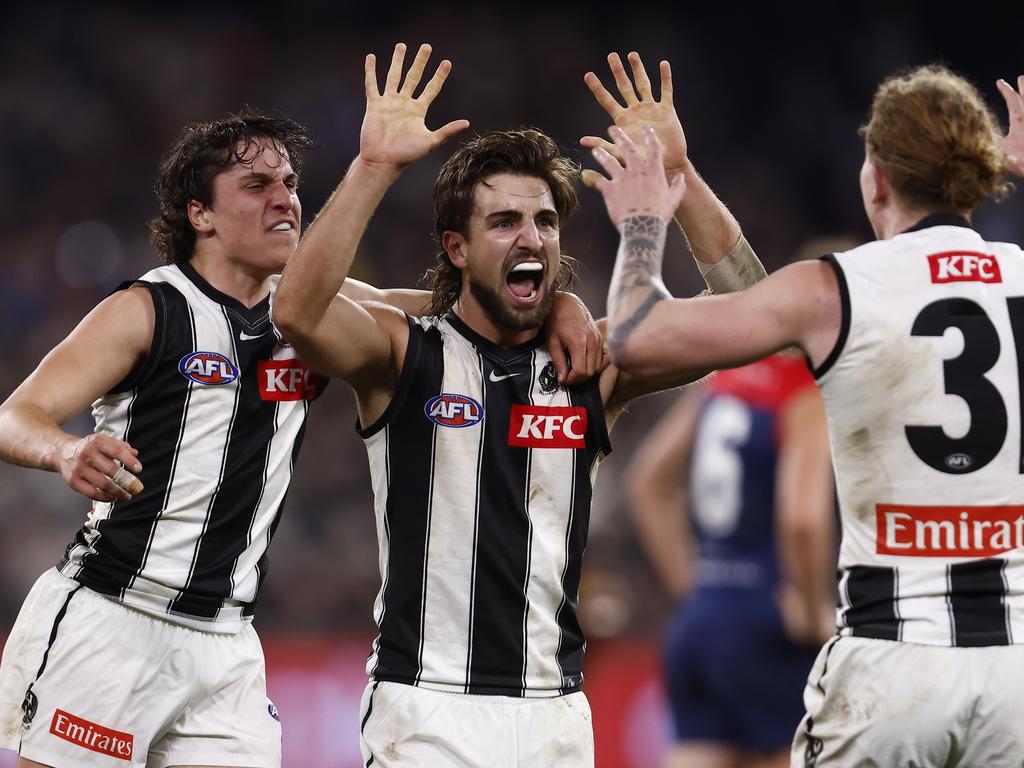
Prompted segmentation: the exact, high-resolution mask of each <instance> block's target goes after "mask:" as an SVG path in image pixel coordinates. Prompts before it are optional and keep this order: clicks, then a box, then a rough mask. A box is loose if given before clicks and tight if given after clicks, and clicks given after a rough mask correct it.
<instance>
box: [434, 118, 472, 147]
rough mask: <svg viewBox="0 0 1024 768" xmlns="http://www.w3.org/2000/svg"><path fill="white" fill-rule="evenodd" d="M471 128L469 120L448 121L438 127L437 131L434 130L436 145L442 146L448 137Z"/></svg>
mask: <svg viewBox="0 0 1024 768" xmlns="http://www.w3.org/2000/svg"><path fill="white" fill-rule="evenodd" d="M467 128H469V120H465V119H463V120H452V121H451V122H450V123H446V124H445V125H442V126H441V127H440V128H438V129H437V130H436V131H432V132H431V133H432V135H433V137H434V140H435V142H436V143H435V144H434V146H435V147H436V146H440V145H441V144H444V143H445V142H446V141H448V139H450V138H451V137H452V136H454V135H455V134H457V133H460V132H461V131H464V130H466V129H467Z"/></svg>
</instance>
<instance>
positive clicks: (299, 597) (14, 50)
mask: <svg viewBox="0 0 1024 768" xmlns="http://www.w3.org/2000/svg"><path fill="white" fill-rule="evenodd" d="M827 5H828V4H817V5H814V6H810V5H806V6H804V5H790V4H785V3H770V4H768V3H765V4H759V5H758V6H756V7H751V8H745V7H743V4H739V5H737V4H714V3H700V4H697V3H677V4H674V5H673V6H671V7H669V6H667V5H660V6H658V7H657V8H656V7H655V6H653V5H652V6H650V7H645V6H644V5H643V4H640V3H630V4H618V5H616V6H615V10H614V15H613V12H612V11H610V10H601V9H599V7H598V6H597V5H591V6H576V7H573V6H563V5H561V4H555V3H545V4H537V3H517V4H504V5H494V6H492V5H488V4H482V3H481V4H478V5H468V4H467V5H451V4H445V3H440V2H434V3H430V4H422V5H418V6H403V5H402V4H401V3H365V2H360V3H353V2H344V1H341V2H338V1H335V2H328V1H327V0H324V1H323V2H297V3H291V4H287V5H286V4H269V3H258V2H257V3H247V4H220V3H214V2H207V3H194V2H187V1H186V2H178V3H174V4H170V3H161V4H147V3H123V4H119V3H113V2H102V3H90V2H79V3H70V2H69V3H48V2H36V3H21V4H18V5H17V6H11V7H8V8H7V9H6V10H5V12H4V24H3V27H4V33H3V45H2V46H0V136H2V141H0V221H2V226H0V267H2V273H0V335H2V339H3V344H2V346H0V355H2V365H0V392H2V393H3V396H6V395H7V394H9V393H10V392H11V391H12V390H13V389H14V388H15V387H16V386H17V384H18V383H19V382H20V381H21V380H22V379H23V378H24V377H25V376H26V375H28V373H29V372H30V371H31V370H32V369H33V368H34V366H35V365H36V364H37V363H38V361H39V360H40V358H41V357H42V356H43V355H44V354H45V353H46V352H47V351H48V350H49V349H50V348H51V347H52V346H53V345H55V344H56V343H57V342H58V341H60V339H62V338H63V337H64V336H65V335H66V334H67V333H68V332H69V331H70V330H71V329H72V328H73V327H74V325H75V323H76V322H77V321H78V320H79V319H80V318H81V317H82V316H83V315H84V314H85V313H86V312H88V310H89V309H90V308H91V307H92V306H94V305H95V304H96V302H98V301H99V300H100V299H102V298H103V297H104V296H105V295H106V294H107V293H108V292H109V291H110V290H111V289H112V288H113V287H114V286H115V285H116V284H118V283H119V282H120V281H122V280H125V279H129V278H132V277H135V276H138V275H140V274H141V273H143V272H145V271H147V270H148V269H150V268H152V267H154V266H157V264H158V262H157V259H156V257H155V255H154V253H153V250H152V249H151V247H150V245H149V243H148V241H147V229H146V221H147V220H148V219H149V218H150V217H152V216H153V215H154V214H155V213H156V198H155V195H154V193H153V180H154V176H155V172H156V167H157V164H158V162H159V160H160V157H161V154H162V152H163V150H164V149H165V147H166V146H167V144H168V143H169V142H170V141H171V140H172V138H173V137H174V135H175V134H176V132H177V130H178V129H179V128H180V127H181V126H182V125H183V124H185V123H186V122H189V121H195V120H205V119H211V118H215V117H219V116H222V115H224V114H226V113H228V112H231V111H235V110H237V109H239V108H240V107H242V106H243V105H251V106H253V107H256V108H260V109H265V110H279V111H281V112H283V113H285V114H287V115H288V116H290V117H292V118H294V119H296V120H298V121H300V122H302V123H304V124H306V125H307V126H308V127H309V128H310V129H311V130H312V132H313V133H314V135H315V137H316V139H317V142H318V147H317V148H316V149H314V150H313V151H311V152H310V153H309V154H308V156H307V158H306V170H305V173H304V176H303V179H302V184H301V189H300V194H301V196H302V200H303V203H304V216H305V221H306V222H308V221H310V220H311V219H312V218H313V216H314V215H315V214H316V212H317V210H318V209H319V208H320V206H321V205H322V203H323V201H324V200H325V198H326V196H327V195H328V194H329V193H330V191H331V190H332V188H333V187H334V185H335V184H336V183H337V181H338V180H339V179H340V177H341V175H342V174H343V172H344V170H345V168H346V166H347V164H348V163H349V162H350V161H351V159H352V157H353V156H354V155H355V153H356V152H357V147H358V135H359V126H360V121H361V118H362V112H363V104H364V99H363V74H362V72H363V63H362V62H363V57H364V55H365V54H366V53H367V52H370V51H373V52H376V53H377V54H378V57H379V58H380V59H382V60H383V61H385V62H386V61H387V60H388V58H389V54H390V51H391V47H392V45H393V43H394V42H396V41H404V42H406V43H408V44H409V46H410V47H411V48H414V47H415V46H416V45H418V44H419V43H420V42H423V41H428V42H430V43H432V44H433V46H434V50H435V56H434V59H433V61H434V62H435V63H436V62H437V61H439V60H440V58H441V57H449V58H451V60H452V61H453V63H454V70H453V73H452V75H451V77H450V79H449V81H448V84H447V86H446V87H445V89H444V93H443V94H442V96H441V97H440V98H439V99H438V101H437V102H436V103H435V105H434V107H433V109H432V111H431V114H430V120H429V122H430V123H431V124H432V125H433V126H435V127H436V126H439V125H441V124H442V123H444V122H447V121H448V120H451V119H455V118H460V117H466V118H469V120H470V121H471V122H472V125H473V128H472V130H473V131H486V130H489V129H493V128H507V127H514V126H520V125H534V126H538V127H540V128H542V129H543V130H545V131H547V132H548V133H550V134H551V135H552V136H554V138H555V139H556V140H557V141H558V142H559V144H560V145H561V146H562V147H563V148H564V150H565V151H566V152H567V153H569V154H570V155H571V156H573V157H575V158H577V159H578V160H579V161H580V162H581V163H582V164H583V165H585V166H586V165H590V166H591V167H593V163H592V162H591V161H590V158H589V157H588V156H586V155H585V154H584V153H583V152H581V151H580V148H579V144H578V140H579V138H580V137H581V136H583V135H585V134H594V133H603V131H604V130H605V128H606V127H607V125H608V124H609V120H608V118H607V117H606V116H605V114H604V112H603V111H602V110H601V109H600V108H599V107H598V106H597V104H596V103H595V102H594V100H593V98H592V96H591V95H590V93H589V91H588V90H587V88H586V87H585V85H584V83H583V75H584V73H585V72H586V71H587V70H594V71H595V72H597V73H598V74H599V75H600V76H601V77H602V78H603V79H604V81H605V83H606V84H610V82H611V81H610V78H609V77H608V68H607V63H606V60H605V57H606V55H607V54H608V52H609V51H613V50H614V51H619V52H620V53H622V54H625V53H626V52H627V51H629V50H637V51H639V52H640V54H641V55H642V56H643V58H644V61H645V62H646V64H647V65H648V69H649V71H651V72H655V71H656V67H657V62H658V60H659V59H661V58H667V59H669V60H670V61H671V63H672V66H673V72H674V75H675V92H676V103H677V107H678V109H679V111H680V114H681V116H682V120H683V125H684V127H685V129H686V132H687V136H688V139H689V143H690V155H691V157H692V158H693V160H694V162H695V164H696V166H697V167H698V169H699V170H700V171H701V172H702V173H703V174H704V175H705V177H706V178H707V179H708V180H709V181H710V183H711V185H712V187H713V188H714V189H715V190H716V191H717V192H718V193H719V195H720V196H721V197H722V198H723V199H724V200H725V202H726V203H727V204H728V205H729V206H730V207H731V209H732V210H733V211H734V212H735V213H736V215H737V217H738V219H739V220H740V222H741V223H742V224H743V227H744V230H745V232H746V235H747V237H748V239H749V240H750V242H751V243H752V244H753V245H754V247H755V249H756V250H757V252H758V254H759V255H760V257H761V259H762V260H763V261H764V263H765V264H766V266H767V267H768V269H769V271H772V270H774V269H777V268H779V267H780V266H782V265H783V264H785V263H786V262H788V261H790V260H792V259H794V258H797V257H810V256H817V255H820V253H822V252H824V251H826V250H829V249H830V248H831V247H834V246H831V245H830V243H833V242H836V238H845V239H846V240H847V241H854V242H859V241H863V240H865V239H868V238H870V236H871V233H870V231H869V229H868V227H867V223H866V220H865V219H864V216H863V213H862V210H861V204H860V196H859V192H858V187H857V173H858V169H859V166H860V163H861V160H862V157H863V147H862V143H861V139H860V138H859V137H858V135H857V128H858V126H859V125H861V124H862V122H863V121H864V119H865V116H866V114H867V109H868V107H869V103H870V98H871V95H872V93H873V90H874V88H875V86H876V85H877V83H878V82H879V81H880V80H881V79H882V78H883V77H885V76H886V75H888V74H891V73H893V72H895V71H897V70H899V69H901V68H903V67H906V66H909V65H916V64H923V63H928V62H933V61H943V62H945V63H947V64H948V65H950V66H951V67H953V68H954V69H956V70H957V71H959V72H961V73H963V74H966V75H967V76H968V77H969V78H970V79H972V80H973V81H974V82H975V83H976V84H977V85H978V86H979V87H980V88H981V90H982V92H983V93H984V94H985V96H986V97H987V98H988V99H989V101H990V103H991V104H992V105H993V107H994V109H995V110H996V113H997V115H998V116H999V118H1000V121H1001V122H1004V123H1005V115H1004V114H1003V109H1002V104H1001V100H999V98H998V94H997V92H996V90H995V87H994V82H995V80H996V78H997V77H1004V78H1006V79H1008V80H1011V79H1013V78H1015V77H1016V75H1017V74H1019V73H1021V72H1024V10H1022V9H1021V7H1018V6H1015V5H1013V4H1009V5H1004V6H1003V9H1002V10H1000V11H998V12H997V11H995V10H994V6H993V10H991V11H989V10H986V9H985V7H984V5H985V4H983V3H975V4H972V5H971V6H970V7H967V6H962V7H961V8H960V11H959V12H958V14H957V15H955V16H954V15H950V14H949V13H948V12H944V11H942V10H940V9H939V7H938V6H935V5H934V4H926V3H924V2H917V3H906V4H887V5H883V4H879V3H863V4H861V3H845V4H842V5H835V6H834V7H832V8H829V7H827ZM381 76H383V72H381ZM450 149H451V148H450V147H446V148H442V149H441V150H439V151H437V152H435V153H434V154H433V155H432V156H430V157H429V158H427V159H426V160H424V161H422V162H420V163H419V164H417V165H415V166H414V167H411V168H409V169H407V170H406V171H405V173H404V174H403V176H402V177H401V179H400V180H399V182H398V183H397V184H396V185H395V187H394V188H393V189H392V191H391V192H390V193H389V194H388V196H387V198H386V199H385V201H384V203H383V204H382V206H381V208H380V210H379V211H378V213H377V215H376V218H375V220H374V222H373V223H372V225H371V227H370V230H369V232H368V234H367V236H366V238H365V240H364V243H363V247H362V249H361V252H360V255H359V258H358V260H357V268H356V276H357V277H361V278H363V279H365V280H368V281H370V282H372V283H374V284H376V285H379V286H412V285H414V284H416V283H417V281H418V279H419V276H420V275H421V274H422V272H423V270H424V269H425V268H426V267H427V266H428V264H429V263H430V261H431V260H432V258H433V254H434V252H435V247H434V243H433V242H432V240H431V232H432V212H431V191H432V186H433V179H434V176H435V174H436V171H437V167H438V165H439V164H440V162H441V161H442V160H443V158H444V157H446V156H447V153H448V152H450ZM1022 213H1024V205H1022V199H1021V195H1020V193H1018V194H1017V195H1015V196H1014V197H1013V198H1011V199H1010V200H1009V201H1008V202H1006V203H1004V204H1002V205H1000V206H994V205H989V206H987V207H986V208H985V209H984V210H983V211H982V212H981V213H980V214H979V216H978V219H977V223H978V225H979V228H980V229H981V230H982V231H983V233H985V234H986V235H987V236H988V237H990V238H992V239H1004V240H1015V241H1017V242H1020V241H1021V240H1024V215H1022ZM563 243H564V247H565V249H566V251H567V252H568V253H570V254H572V255H574V256H576V257H577V258H579V259H580V260H581V262H582V265H583V266H582V281H581V282H580V283H579V284H578V286H577V291H578V292H579V293H580V295H582V296H583V297H584V299H585V300H586V301H587V303H588V305H589V306H590V308H591V310H592V312H593V313H594V315H595V316H600V315H601V314H602V313H603V311H604V295H605V291H606V287H607V283H608V279H609V274H610V269H611V265H612V263H613V259H614V251H615V247H616V244H617V236H616V233H615V232H614V230H613V228H612V226H611V225H610V223H609V221H608V219H607V217H606V215H605V212H604V209H603V205H602V204H601V201H600V199H599V197H598V196H597V194H596V193H593V192H590V191H587V192H585V193H584V195H583V207H582V210H581V211H580V213H579V214H578V215H577V216H576V218H575V219H573V220H572V221H570V222H569V224H568V225H567V226H566V227H565V229H564V232H563ZM669 250H670V253H669V255H668V256H667V260H666V261H667V266H666V277H667V281H668V283H669V285H670V287H671V289H672V290H673V291H674V292H676V293H677V294H690V293H695V292H696V291H698V290H699V289H700V287H701V285H700V282H699V279H698V278H697V277H696V271H695V269H694V268H693V266H692V262H691V260H690V257H689V255H688V254H687V252H686V249H685V245H684V243H683V241H682V238H680V237H678V236H673V237H672V239H671V240H670V244H669ZM670 398H671V395H667V396H661V397H655V398H649V399H647V400H645V401H643V402H641V403H639V404H637V405H636V406H635V407H634V408H633V409H632V412H631V413H629V414H627V415H625V416H624V417H623V418H622V419H621V420H620V422H619V425H618V426H617V428H616V430H615V432H614V434H613V444H614V446H615V452H614V454H613V455H612V456H611V458H609V459H608V461H607V462H606V463H605V465H604V466H603V467H602V470H601V476H600V480H599V483H598V490H597V494H596V500H595V504H594V509H593V519H592V524H591V543H590V546H589V550H588V554H587V557H588V569H587V576H586V579H585V582H584V586H583V602H584V607H583V615H584V618H585V620H586V622H587V625H588V629H589V632H590V634H591V637H592V638H594V639H595V640H598V639H600V638H602V637H612V636H616V635H620V634H623V633H626V634H640V635H653V634H654V633H656V631H657V629H658V627H659V625H660V622H661V620H662V618H663V617H664V615H665V612H666V611H667V610H668V607H669V600H668V598H667V596H664V595H663V594H662V592H661V590H660V588H659V587H658V586H657V583H656V582H655V581H654V579H653V577H652V575H651V573H650V571H649V569H648V567H647V566H646V564H645V563H644V562H643V559H642V557H641V555H640V551H639V548H638V547H637V545H636V543H635V539H634V536H633V533H632V530H631V526H630V523H629V517H628V515H627V512H626V510H625V509H624V503H623V499H622V495H621V493H622V487H623V486H622V484H621V482H619V480H620V478H619V474H620V471H621V468H622V467H623V465H624V464H625V463H626V461H627V460H628V457H629V455H630V451H631V447H632V446H633V445H635V443H636V442H637V440H638V439H639V438H640V437H641V436H642V435H643V434H644V433H645V432H646V431H648V429H649V428H650V426H651V424H652V423H653V422H654V420H656V419H657V418H658V416H659V414H661V413H662V412H663V411H664V410H665V408H666V407H667V406H668V404H669V400H670ZM354 421H355V410H354V407H353V403H352V399H351V397H350V395H349V393H348V391H347V387H346V385H344V384H343V383H340V382H336V383H334V384H332V386H330V387H329V388H328V391H327V393H326V394H325V396H324V397H323V398H322V400H321V401H320V402H318V403H317V404H316V406H315V407H314V410H313V419H312V421H311V423H310V426H309V430H308V434H307V439H306V444H305V446H304V448H303V459H302V461H301V462H300V464H299V467H298V469H297V472H296V480H295V483H294V485H293V489H292V492H291V494H290V496H289V499H288V506H287V511H286V515H285V518H284V520H283V522H282V524H281V526H280V528H279V529H278V533H277V538H276V540H275V542H274V545H273V548H272V550H271V563H272V566H271V570H270V575H269V577H268V580H267V583H266V587H265V589H264V592H263V595H262V600H261V607H260V610H259V612H258V619H257V626H258V627H259V628H260V629H261V631H287V632H332V633H333V632H344V633H350V634H353V635H363V634H365V635H369V634H370V633H371V632H372V617H371V604H372V597H373V595H374V593H375V592H376V590H377V587H378V585H379V575H378V572H377V561H376V542H375V539H374V525H373V519H372V516H373V512H372V505H371V492H370V488H369V483H368V474H367V466H366V454H365V451H364V449H363V447H362V444H361V443H360V441H359V440H358V438H357V436H356V434H355V432H354V429H353V424H354ZM70 428H71V429H72V430H77V431H79V432H80V433H84V432H85V431H87V430H89V429H91V420H90V419H89V418H88V415H87V414H86V415H85V416H84V417H82V418H79V419H78V420H76V421H75V422H74V423H73V424H72V425H71V427H70ZM142 458H143V460H144V459H145V457H142ZM86 509H87V504H86V502H85V501H84V500H83V499H81V498H79V497H76V496H74V495H73V494H72V493H71V492H70V491H69V490H68V488H67V487H66V486H65V485H64V484H63V483H62V481H61V480H60V478H59V477H58V476H56V475H52V474H47V473H42V472H33V471H28V470H22V469H18V468H15V467H9V466H6V465H2V466H0V520H2V524H0V551H2V552H3V553H4V555H3V557H2V558H0V580H2V583H3V585H4V587H3V589H2V590H0V633H2V632H4V631H5V629H6V628H7V627H9V626H10V624H11V622H12V621H13V619H14V616H15V614H16V612H17V609H18V607H19V605H20V603H21V601H22V599H23V598H24V595H25V593H26V592H27V590H28V589H29V587H30V585H31V583H32V581H33V580H34V579H35V578H36V577H37V576H38V575H39V573H41V572H42V571H43V570H44V569H45V568H46V567H48V566H50V565H52V564H53V563H55V562H56V560H57V559H58V558H59V557H60V555H61V553H62V551H63V548H64V546H65V544H66V543H67V542H68V541H69V540H70V538H71V537H72V535H73V533H74V531H75V530H76V529H77V527H78V526H79V525H80V523H81V521H82V519H83V517H84V515H85V513H86Z"/></svg>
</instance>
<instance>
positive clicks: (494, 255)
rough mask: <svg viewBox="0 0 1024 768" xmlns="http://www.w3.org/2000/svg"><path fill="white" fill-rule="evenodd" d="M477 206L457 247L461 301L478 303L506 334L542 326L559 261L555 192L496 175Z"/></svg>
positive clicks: (476, 196)
mask: <svg viewBox="0 0 1024 768" xmlns="http://www.w3.org/2000/svg"><path fill="white" fill-rule="evenodd" d="M473 203H474V204H473V212H472V213H471V214H470V217H469V221H468V222H467V227H466V229H467V235H466V236H465V237H464V238H461V239H460V243H459V248H460V252H461V256H462V257H463V259H464V264H459V263H457V264H456V266H459V267H460V268H461V269H462V270H463V284H462V297H461V299H460V302H461V303H462V304H463V305H465V304H466V303H467V302H468V301H472V302H474V303H475V304H476V305H477V306H478V307H480V308H481V309H482V310H483V311H484V313H485V314H486V315H487V316H489V319H490V320H491V321H492V322H493V323H494V324H495V325H496V326H498V327H500V328H501V329H503V330H505V331H509V332H525V331H533V330H536V329H538V328H540V327H541V326H542V325H543V324H544V321H545V320H546V319H547V315H548V312H549V311H550V309H551V302H552V301H553V300H554V295H555V294H554V290H553V284H554V281H555V277H556V275H557V272H558V264H559V260H560V257H561V251H560V243H559V220H558V213H557V212H556V210H555V202H554V198H553V197H552V195H551V190H550V189H549V188H548V185H547V183H546V182H545V181H544V180H543V179H540V178H538V177H535V176H525V175H521V174H513V173H505V172H502V173H495V174H492V175H490V176H488V177H486V178H485V179H483V180H482V181H481V182H480V183H479V184H478V185H477V187H476V189H475V190H474V192H473ZM467 293H468V296H467Z"/></svg>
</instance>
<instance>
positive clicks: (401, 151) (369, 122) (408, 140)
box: [359, 43, 469, 168]
mask: <svg viewBox="0 0 1024 768" xmlns="http://www.w3.org/2000/svg"><path fill="white" fill-rule="evenodd" d="M430 50H431V49H430V46H429V45H427V44H426V43H424V44H423V45H421V46H420V48H419V50H418V51H417V52H416V57H415V58H414V59H413V60H412V65H411V66H410V67H409V71H408V72H406V73H405V79H404V82H403V79H402V70H403V68H404V65H405V43H398V44H397V45H396V46H395V50H394V53H393V54H392V56H391V66H390V67H389V68H388V75H387V80H385V82H384V90H383V91H381V90H380V89H379V87H378V85H377V59H376V57H375V56H374V55H373V54H372V53H371V54H368V55H367V57H366V77H365V82H366V115H365V116H364V117H363V127H362V130H361V131H360V133H359V155H360V157H361V158H362V159H363V160H364V161H365V162H368V163H380V164H386V165H392V166H394V167H396V168H403V167H404V166H406V165H408V164H409V163H412V162H414V161H416V160H418V159H419V158H421V157H423V156H424V155H425V154H427V153H428V152H430V151H431V150H432V149H434V148H435V147H438V146H440V145H441V144H443V143H444V142H445V141H447V140H448V139H449V138H451V137H452V136H454V135H455V134H456V133H458V132H459V131H462V130H464V129H466V128H468V127H469V121H468V120H453V121H451V122H450V123H447V124H446V125H444V126H442V127H440V128H438V129H437V130H436V131H432V130H430V129H429V128H427V125H426V116H427V110H428V109H429V108H430V105H431V104H432V103H433V101H434V99H436V98H437V95H438V94H439V93H440V92H441V87H442V86H443V85H444V81H445V80H446V79H447V78H448V73H449V72H451V69H452V63H451V62H450V61H448V59H445V60H444V61H442V62H441V63H440V64H439V65H438V66H437V70H436V71H435V72H434V76H433V77H431V78H430V80H428V81H427V84H426V85H425V86H423V91H422V92H421V93H420V95H419V96H418V97H415V98H414V97H413V93H414V92H415V91H416V88H417V87H418V86H419V84H420V80H421V79H422V77H423V72H424V70H425V69H426V67H427V60H428V59H429V58H430Z"/></svg>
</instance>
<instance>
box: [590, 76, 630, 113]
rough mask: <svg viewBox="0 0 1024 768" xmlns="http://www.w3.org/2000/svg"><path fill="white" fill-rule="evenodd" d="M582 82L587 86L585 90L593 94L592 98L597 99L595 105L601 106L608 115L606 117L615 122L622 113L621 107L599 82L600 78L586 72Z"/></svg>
mask: <svg viewBox="0 0 1024 768" xmlns="http://www.w3.org/2000/svg"><path fill="white" fill-rule="evenodd" d="M583 82H585V83H586V84H587V88H589V89H590V92H591V93H592V94H594V98H595V99H597V103H598V104H600V105H601V108H602V109H603V110H604V111H605V112H607V113H608V117H610V118H611V119H612V120H617V119H618V117H619V115H620V114H621V113H622V111H623V107H622V105H621V104H619V102H617V101H616V100H615V97H614V96H612V95H611V93H609V92H608V89H607V88H605V87H604V84H603V83H602V82H601V78H599V77H598V76H597V75H595V74H594V73H593V72H587V74H585V75H584V76H583Z"/></svg>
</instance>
